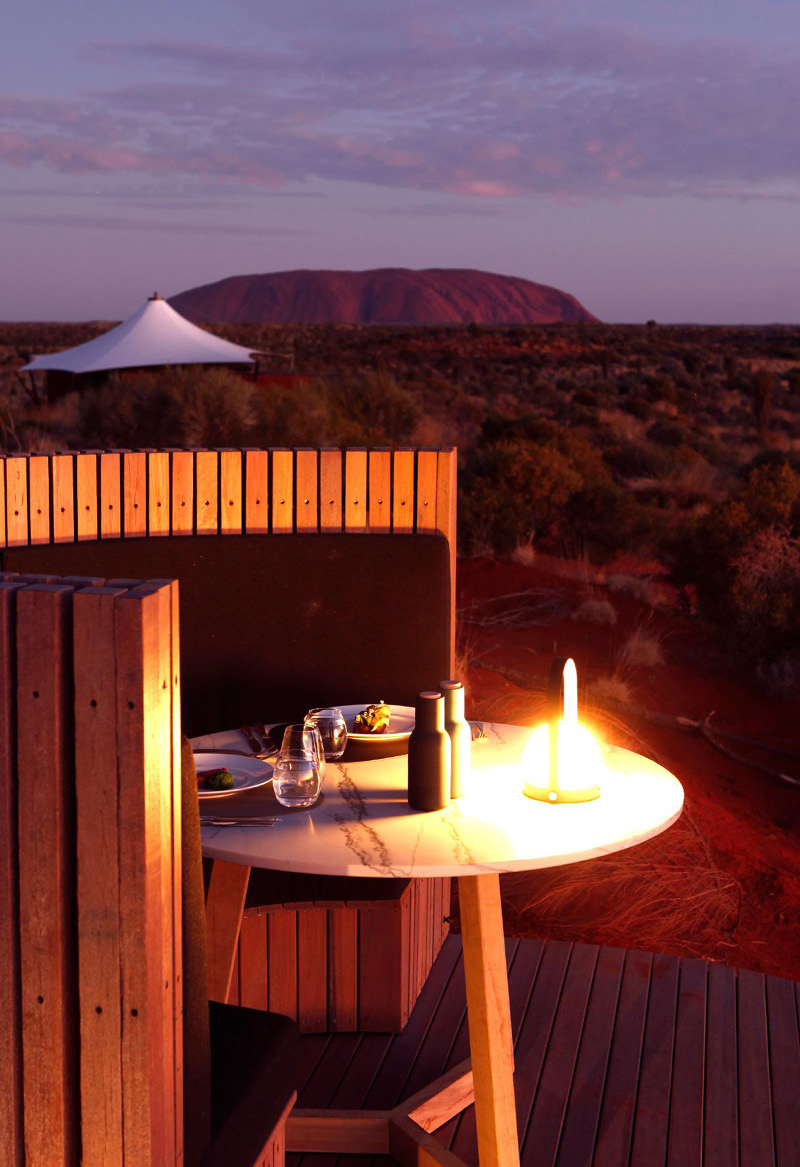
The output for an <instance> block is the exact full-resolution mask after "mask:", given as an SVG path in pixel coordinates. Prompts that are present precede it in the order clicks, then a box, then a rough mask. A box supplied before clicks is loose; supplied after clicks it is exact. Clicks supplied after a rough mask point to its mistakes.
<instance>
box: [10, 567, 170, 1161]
mask: <svg viewBox="0 0 800 1167" xmlns="http://www.w3.org/2000/svg"><path fill="white" fill-rule="evenodd" d="M0 721H1V722H2V725H0V730H2V732H0V824H1V825H0V830H2V832H3V834H4V838H3V841H2V846H0V954H1V955H0V960H2V966H3V975H2V977H0V1032H1V1033H2V1039H3V1040H2V1047H3V1052H4V1056H3V1058H2V1059H0V1147H2V1148H3V1162H4V1163H8V1164H11V1165H13V1167H40V1165H41V1167H74V1165H75V1164H77V1163H79V1162H84V1163H87V1164H92V1163H131V1164H141V1163H172V1162H177V1161H180V1157H181V1153H182V1145H183V1144H182V1140H183V1122H182V1082H181V1072H182V1071H181V1065H182V1057H181V1041H182V1031H181V1008H182V1002H181V976H180V968H181V937H182V934H181V888H180V838H181V830H180V826H181V804H180V741H179V733H178V721H179V662H178V634H177V585H176V584H174V583H172V584H170V583H165V584H163V585H162V586H157V587H134V588H122V587H113V588H102V587H90V588H87V589H82V590H80V589H78V588H76V587H75V586H71V585H69V584H64V583H61V582H56V583H51V584H31V583H26V582H25V581H24V580H19V579H18V580H6V581H5V582H2V583H0Z"/></svg>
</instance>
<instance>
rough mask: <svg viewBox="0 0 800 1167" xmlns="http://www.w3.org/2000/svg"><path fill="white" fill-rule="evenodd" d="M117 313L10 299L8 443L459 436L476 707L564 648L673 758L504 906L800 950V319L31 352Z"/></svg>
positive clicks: (589, 700)
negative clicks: (628, 817) (176, 358)
mask: <svg viewBox="0 0 800 1167" xmlns="http://www.w3.org/2000/svg"><path fill="white" fill-rule="evenodd" d="M219 304H220V305H222V304H223V301H220V302H219ZM220 314H222V313H221V312H220ZM107 327H108V325H103V324H99V323H98V324H85V325H70V324H60V325H56V324H53V325H49V324H17V325H4V326H2V327H0V360H2V374H1V375H0V376H1V378H2V379H1V380H0V392H1V393H2V398H0V400H1V401H2V405H0V424H1V425H2V435H3V445H4V447H5V449H6V451H8V452H17V451H31V452H33V451H41V450H51V449H81V448H91V447H94V448H97V447H114V446H139V447H164V446H171V445H176V446H178V445H187V446H224V445H235V446H239V445H256V446H269V445H284V446H303V445H311V446H326V445H364V446H368V447H371V448H374V447H380V446H388V447H394V448H398V447H403V446H436V445H449V444H453V445H456V446H457V447H458V449H459V555H460V560H459V572H458V588H459V654H460V655H459V660H460V665H461V669H462V672H463V674H464V676H465V677H466V679H467V683H468V712H469V713H470V715H471V716H473V717H475V718H485V719H493V720H506V721H521V722H524V723H530V724H535V723H536V721H537V718H540V717H541V710H542V706H543V689H544V683H545V678H546V673H547V669H548V667H549V663H550V661H551V660H552V657H553V656H554V655H555V654H556V652H558V653H559V654H569V655H572V656H573V657H574V659H575V660H576V663H577V665H578V670H579V678H580V682H581V701H582V705H583V709H584V713H585V716H586V718H587V720H588V721H590V722H591V723H592V724H593V725H595V726H596V728H597V730H598V733H599V734H600V735H601V736H605V737H606V738H607V739H608V740H610V741H613V742H615V743H617V744H622V745H632V746H633V747H634V748H635V749H636V750H638V751H640V752H643V753H646V754H648V755H650V756H652V757H654V758H655V759H656V760H658V761H659V762H661V763H662V764H663V765H665V766H666V767H667V768H668V769H670V770H672V771H673V772H674V773H676V774H677V775H678V776H679V777H680V779H681V781H682V782H683V783H684V785H685V788H686V793H687V810H686V813H685V814H684V816H683V818H682V820H681V823H680V825H679V826H678V827H676V828H675V829H674V830H672V831H669V832H667V833H666V834H665V835H664V836H662V837H660V838H659V839H656V840H653V841H652V842H651V843H650V844H647V845H645V846H642V847H639V848H636V849H635V850H633V851H630V852H627V853H623V854H622V855H621V856H619V857H611V858H609V859H606V860H598V861H595V863H593V864H582V865H577V866H575V867H572V868H564V869H556V870H554V871H551V872H548V873H546V874H544V875H533V874H528V875H526V876H524V877H511V876H509V877H506V879H505V885H504V896H505V907H506V911H507V922H508V924H507V926H508V927H509V928H510V929H511V930H512V931H514V932H515V933H516V934H518V935H523V936H524V935H560V936H562V935H563V936H567V935H568V936H570V937H571V938H573V939H587V940H594V941H598V942H602V943H606V944H616V945H621V946H625V947H637V946H638V947H643V948H649V949H653V950H656V951H665V952H675V953H686V954H690V955H696V956H703V957H705V958H707V959H712V960H721V961H725V962H728V963H732V964H738V965H742V966H745V967H750V968H755V969H761V970H764V971H768V972H772V973H776V974H779V975H781V976H786V977H792V978H796V977H798V976H800V938H799V937H798V936H797V933H796V929H794V928H793V921H794V920H795V919H796V918H797V913H798V909H800V885H799V884H798V874H800V838H799V837H798V814H797V807H798V799H799V798H800V744H799V743H798V736H797V729H796V726H797V719H798V714H800V543H799V542H798V525H799V524H800V329H797V328H791V327H759V328H744V327H741V328H722V327H716V328H714V327H701V326H666V325H659V324H658V323H657V322H654V321H651V322H650V323H649V324H647V325H642V326H621V325H617V326H612V325H607V324H603V323H600V322H596V321H592V320H586V321H582V322H580V323H558V324H550V325H547V324H531V325H525V326H523V325H515V326H487V325H485V324H484V325H479V324H477V323H475V322H473V323H471V324H461V325H457V326H452V325H451V326H445V325H441V324H428V325H427V326H422V325H418V324H417V325H404V326H398V325H394V326H391V325H364V324H346V325H345V324H341V325H333V324H327V325H325V324H317V325H313V324H294V325H279V324H274V323H268V324H249V325H248V324H239V323H225V324H217V325H214V326H211V328H210V330H211V331H213V332H215V333H216V334H217V335H219V336H221V337H223V338H225V339H228V340H230V341H234V342H235V343H237V344H241V345H244V346H247V347H252V348H253V349H254V350H258V351H261V352H264V353H265V354H266V356H265V357H264V358H263V360H264V366H263V368H264V370H265V371H266V372H267V373H269V372H270V370H273V371H274V372H275V376H274V377H273V378H272V379H270V378H269V377H267V378H266V383H259V382H256V381H254V380H253V379H252V375H251V376H250V378H249V379H248V378H246V377H244V376H242V375H241V374H240V373H237V372H234V371H231V370H227V369H219V368H216V369H210V368H196V369H193V370H180V369H158V370H149V371H148V370H144V371H139V372H138V373H137V374H136V375H134V376H131V375H124V374H122V373H118V374H112V375H111V377H110V378H108V379H106V380H104V381H103V382H100V381H99V380H98V381H97V383H95V384H92V383H91V382H90V383H89V384H88V385H86V384H84V385H82V386H81V387H80V389H76V390H74V391H72V392H69V391H67V392H64V391H63V388H62V389H61V390H60V391H59V393H58V394H54V395H52V399H51V400H48V397H47V393H46V390H45V388H44V386H43V385H42V384H41V383H40V384H39V385H38V386H35V385H34V383H33V382H32V381H31V380H29V379H28V378H27V376H26V375H24V374H18V373H17V372H16V370H17V369H19V367H20V366H21V364H22V363H23V361H24V360H25V359H27V357H28V356H29V354H30V353H32V352H36V353H42V352H47V351H52V350H57V349H60V348H65V347H69V346H72V345H74V344H78V343H82V342H85V341H86V340H89V339H91V338H92V337H93V336H95V335H99V334H100V333H102V332H103V331H104V330H105V329H106V328H107ZM259 380H261V378H260V379H259ZM731 734H733V735H735V736H734V737H733V738H731V737H730V736H726V735H731ZM737 739H746V740H737ZM775 751H783V752H775ZM598 871H599V872H601V873H602V878H601V879H598V878H597V873H598ZM623 891H624V895H623V894H621V893H622V892H623ZM622 902H624V904H625V908H624V911H622V910H621V909H620V904H621V903H622Z"/></svg>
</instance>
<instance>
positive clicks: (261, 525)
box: [245, 450, 269, 535]
mask: <svg viewBox="0 0 800 1167" xmlns="http://www.w3.org/2000/svg"><path fill="white" fill-rule="evenodd" d="M268 531H269V452H268V451H267V450H248V451H247V454H246V457H245V532H246V533H247V534H248V535H266V534H267V532H268Z"/></svg>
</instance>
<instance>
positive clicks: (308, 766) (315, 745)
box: [272, 724, 325, 807]
mask: <svg viewBox="0 0 800 1167" xmlns="http://www.w3.org/2000/svg"><path fill="white" fill-rule="evenodd" d="M324 765H325V756H324V754H323V752H322V739H321V737H320V735H319V730H318V729H317V728H316V726H305V725H299V724H298V725H288V726H287V727H286V729H285V730H284V734H283V742H282V744H281V748H280V751H279V753H278V757H277V758H276V760H275V769H274V773H273V778H272V789H273V790H274V792H275V797H276V799H277V800H278V802H279V803H280V804H281V806H290V807H291V806H313V804H314V803H315V802H316V801H317V799H318V798H319V792H320V786H321V785H322V771H323V768H324Z"/></svg>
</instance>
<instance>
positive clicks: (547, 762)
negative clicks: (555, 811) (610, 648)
mask: <svg viewBox="0 0 800 1167" xmlns="http://www.w3.org/2000/svg"><path fill="white" fill-rule="evenodd" d="M545 716H546V718H547V721H546V722H545V724H544V725H540V726H538V728H537V729H535V730H534V731H533V733H532V734H531V736H530V738H529V739H528V744H527V745H526V747H525V752H524V754H523V756H522V765H523V770H524V772H525V775H526V780H525V785H524V786H523V793H524V794H527V796H528V798H536V799H538V800H539V801H540V802H552V803H558V802H591V801H592V799H593V798H597V797H599V794H600V786H599V780H600V773H601V771H602V769H603V760H602V757H601V754H600V746H599V745H598V744H597V741H596V740H595V738H594V737H593V736H592V735H591V733H590V732H589V730H588V729H587V728H586V727H585V726H583V725H579V724H578V672H577V669H576V668H575V662H574V660H572V658H571V657H558V658H557V659H556V660H554V661H553V665H552V667H551V669H550V676H549V678H548V682H547V705H546V707H545Z"/></svg>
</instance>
